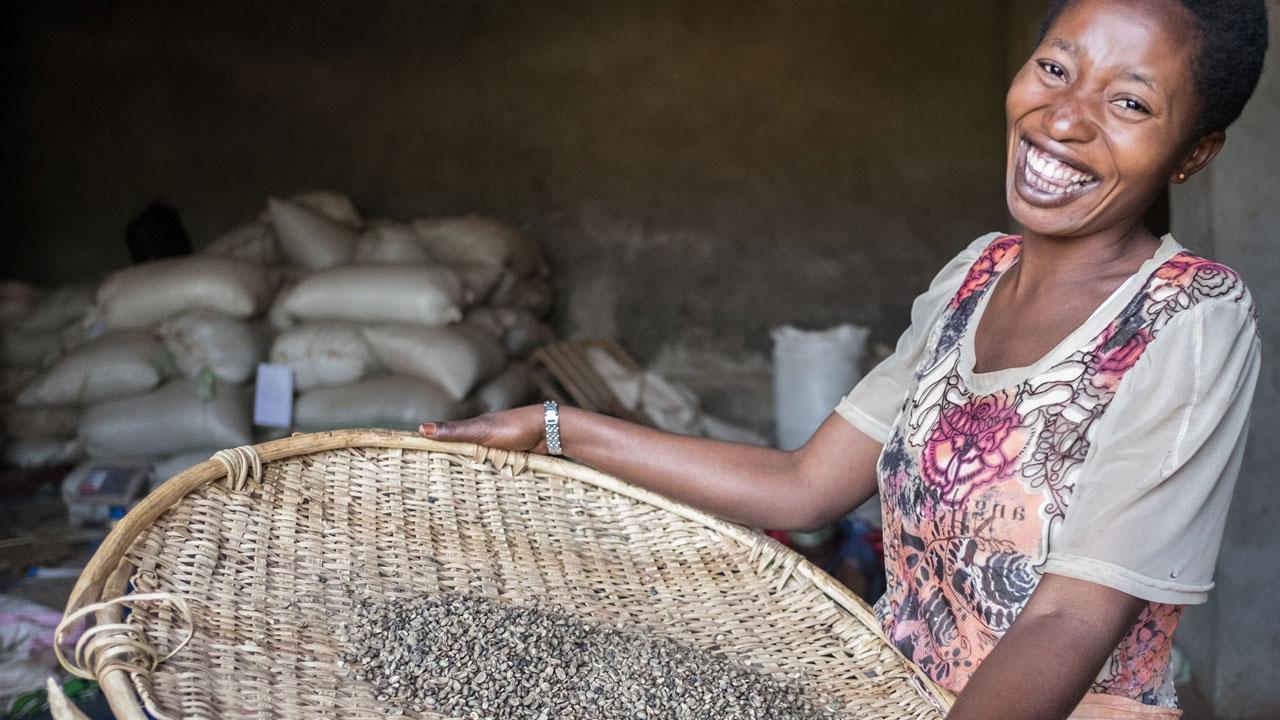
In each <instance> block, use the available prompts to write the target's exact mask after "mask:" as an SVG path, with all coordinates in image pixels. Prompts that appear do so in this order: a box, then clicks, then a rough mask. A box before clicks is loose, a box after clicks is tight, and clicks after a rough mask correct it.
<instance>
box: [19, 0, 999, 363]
mask: <svg viewBox="0 0 1280 720" xmlns="http://www.w3.org/2000/svg"><path fill="white" fill-rule="evenodd" d="M0 12H3V13H4V14H5V15H6V16H7V17H5V18H4V20H5V24H6V25H7V26H8V27H9V29H8V30H7V31H5V32H7V33H9V34H10V38H9V39H10V40H11V42H9V43H8V45H9V52H10V53H11V58H10V60H9V62H7V63H6V65H5V70H3V71H2V72H4V78H5V80H4V83H5V99H4V101H3V102H4V103H5V111H4V117H3V126H0V127H2V129H3V133H2V135H0V137H2V139H0V147H3V154H4V164H5V168H6V172H5V174H4V180H3V183H4V185H3V199H2V200H0V203H2V205H0V207H2V212H3V216H2V220H0V232H3V248H2V249H0V260H2V261H3V262H4V263H5V266H6V269H7V271H8V272H7V274H11V275H19V276H23V277H27V278H30V279H34V280H40V281H48V280H57V279H68V278H76V277H81V276H84V275H86V274H92V273H99V272H102V271H105V270H107V269H109V268H111V267H113V266H116V265H119V264H122V263H123V262H124V261H125V255H124V251H123V241H122V239H121V236H122V232H123V230H122V229H123V227H124V224H125V222H126V221H127V220H128V218H129V217H130V216H131V214H133V213H136V212H137V211H138V210H139V209H141V207H142V206H144V205H145V204H146V203H147V202H149V201H150V200H152V199H154V198H155V197H157V196H161V197H163V198H164V199H166V200H167V201H169V202H170V203H172V204H174V205H176V206H177V207H178V208H179V209H180V211H181V212H182V213H183V216H184V218H185V219H186V222H187V225H188V229H189V230H190V231H191V232H192V235H193V237H194V238H195V240H196V241H197V243H198V244H199V243H202V242H207V241H208V240H209V239H211V238H212V237H213V236H215V235H216V234H217V233H218V232H219V231H222V230H225V229H227V228H228V227H230V226H231V225H233V224H234V223H236V222H239V221H242V220H244V219H246V218H249V217H252V216H253V215H254V213H256V212H257V210H258V209H259V208H260V207H261V206H262V204H263V202H264V199H265V198H266V196H267V195H268V194H271V193H276V194H280V193H289V192H293V191H300V190H305V189H311V188H334V189H338V190H342V191H345V192H348V193H350V194H351V195H352V197H353V198H354V200H355V202H356V204H357V205H358V206H359V207H360V208H361V209H362V210H363V211H364V212H365V213H366V214H367V215H369V216H379V215H391V216H395V217H413V216H417V215H423V214H430V213H456V212H466V211H479V212H485V213H492V214H495V215H498V216H500V217H503V218H507V219H509V220H511V221H513V222H515V223H517V224H519V225H521V226H522V227H524V228H526V229H527V230H529V231H530V232H532V233H533V234H534V235H535V236H536V237H538V239H540V240H541V241H542V242H543V243H544V244H545V246H546V247H547V249H548V251H549V254H550V256H551V257H552V259H553V262H554V263H555V266H556V270H557V275H556V282H557V284H558V285H559V290H560V291H561V292H560V298H561V299H562V300H564V301H565V302H562V305H561V309H560V319H561V320H562V321H563V322H564V323H565V324H567V325H572V326H574V327H575V328H577V329H579V330H583V331H609V330H612V329H615V328H616V329H617V330H619V331H620V332H621V334H622V335H623V338H624V340H625V341H626V344H627V345H629V346H630V347H631V348H632V349H633V350H634V351H636V352H637V353H638V354H639V355H641V356H642V357H644V358H649V357H652V356H653V355H654V354H655V353H656V352H657V350H658V349H659V347H660V346H661V345H662V344H663V343H665V342H669V341H674V342H682V343H685V344H690V345H693V346H696V347H711V348H714V349H718V350H725V351H730V352H739V351H742V352H747V351H760V350H765V349H767V347H768V345H769V341H768V337H767V329H768V328H770V327H771V326H773V325H775V324H778V323H782V322H796V323H803V324H806V325H813V326H822V325H827V324H834V323H837V322H842V321H849V320H852V321H856V322H862V323H867V324H871V325H873V326H874V327H875V329H876V331H877V339H880V340H891V339H892V338H893V337H894V336H895V334H896V333H897V332H898V331H900V330H901V327H902V325H903V324H904V322H905V320H906V317H907V311H908V307H909V303H910V300H911V298H912V296H913V295H914V293H915V292H918V291H919V290H921V289H923V287H924V286H925V285H926V284H927V282H928V279H929V277H930V276H931V274H932V273H933V272H934V271H935V270H936V269H937V268H938V267H940V266H941V264H942V263H943V262H944V261H945V260H946V259H947V258H948V257H949V256H950V255H951V254H952V253H954V252H955V251H956V250H958V249H959V248H960V247H962V246H963V245H964V244H965V243H966V242H968V241H969V240H970V239H972V238H973V237H975V236H976V235H978V234H981V233H982V232H985V231H987V230H990V229H993V228H998V227H999V226H1000V225H1001V224H1002V223H1003V217H1004V215H1003V199H1002V181H1001V173H1002V166H1003V158H1002V142H1001V131H1002V127H1003V106H1002V99H1003V92H1004V87H1003V82H1004V77H1003V76H1004V71H1005V67H1004V50H1003V46H1002V45H1001V43H1000V38H1001V37H1002V34H1003V32H1004V30H1005V24H1004V23H1005V20H1004V14H1003V13H1004V7H1003V2H999V1H995V0H993V1H991V2H983V3H963V4H953V3H942V4H938V3H934V4H929V5H927V6H922V5H919V4H916V3H899V2H889V1H887V0H878V1H876V2H858V3H845V2H835V1H829V2H827V1H817V2H804V3H794V2H782V1H775V2H767V1H760V0H753V1H751V2H742V3H710V2H695V3H687V2H646V3H628V2H616V1H596V2H550V1H549V2H536V3H535V2H487V3H481V2H465V1H459V2H448V3H438V2H437V3H422V2H384V3H378V4H370V3H359V2H339V1H336V0H320V1H319V2H312V3H307V4H305V5H304V4H301V3H292V4H285V3H247V2H234V3H228V2H220V3H192V2H154V1H152V2H130V3H114V4H102V3H89V2H87V1H86V2H72V1H70V0H63V1H62V2H51V3H43V2H42V3H36V2H23V3H8V4H5V6H4V10H2V11H0ZM570 307H572V310H569V309H567V308H570Z"/></svg>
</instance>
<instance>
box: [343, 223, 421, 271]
mask: <svg viewBox="0 0 1280 720" xmlns="http://www.w3.org/2000/svg"><path fill="white" fill-rule="evenodd" d="M352 260H353V261H354V262H356V263H359V264H365V265H429V264H432V260H431V255H430V254H429V253H428V252H427V249H426V248H425V247H423V244H422V241H421V240H419V239H418V235H417V233H415V232H414V231H413V227H412V226H410V225H406V224H404V223H397V222H391V221H378V222H375V223H373V224H372V225H371V226H370V227H369V229H368V230H366V231H365V232H364V234H363V235H361V236H360V239H359V240H357V241H356V247H355V253H354V255H353V257H352Z"/></svg>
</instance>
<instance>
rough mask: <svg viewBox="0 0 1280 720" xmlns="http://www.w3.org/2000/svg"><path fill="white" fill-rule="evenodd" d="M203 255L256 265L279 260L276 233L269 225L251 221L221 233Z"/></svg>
mask: <svg viewBox="0 0 1280 720" xmlns="http://www.w3.org/2000/svg"><path fill="white" fill-rule="evenodd" d="M203 252H204V254H205V255H215V256H217V257H227V258H234V259H236V260H245V261H247V262H251V263H254V264H256V265H275V264H276V263H279V262H280V259H281V255H280V248H279V246H278V244H277V242H276V233H275V231H274V230H272V229H271V226H270V225H267V224H266V223H260V222H251V223H246V224H244V225H241V226H240V227H238V228H235V229H234V230H231V231H230V232H227V233H225V234H223V235H222V236H220V237H218V239H216V240H214V241H213V242H212V243H210V244H209V247H207V248H205V249H204V251H203Z"/></svg>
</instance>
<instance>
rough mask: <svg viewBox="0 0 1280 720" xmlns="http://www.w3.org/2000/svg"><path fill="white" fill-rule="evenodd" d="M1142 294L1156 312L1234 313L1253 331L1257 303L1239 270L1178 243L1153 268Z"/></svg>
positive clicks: (1229, 314)
mask: <svg viewBox="0 0 1280 720" xmlns="http://www.w3.org/2000/svg"><path fill="white" fill-rule="evenodd" d="M1144 295H1145V296H1146V297H1147V302H1148V303H1149V305H1150V306H1151V310H1152V311H1154V312H1156V313H1157V314H1167V315H1170V316H1172V315H1177V314H1181V313H1182V312H1184V311H1187V310H1192V309H1196V310H1197V311H1198V312H1196V313H1194V314H1212V315H1214V316H1216V317H1218V318H1230V317H1234V318H1236V324H1239V325H1247V326H1248V327H1249V328H1253V329H1254V330H1255V331H1256V324H1257V315H1258V310H1257V306H1256V305H1255V304H1254V302H1253V296H1252V295H1251V294H1250V292H1249V286H1248V284H1246V283H1245V280H1244V278H1243V277H1241V275H1240V273H1239V272H1237V271H1236V270H1234V269H1232V268H1231V267H1228V266H1227V265H1225V264H1223V263H1221V262H1218V261H1216V260H1212V259H1209V258H1207V257H1204V256H1202V255H1199V254H1197V253H1194V252H1192V251H1190V250H1187V249H1185V248H1181V246H1179V247H1178V250H1177V251H1176V252H1175V253H1173V255H1171V256H1170V257H1169V258H1168V259H1166V260H1165V261H1164V262H1162V263H1161V264H1160V266H1159V267H1157V268H1156V269H1155V271H1154V272H1152V274H1151V277H1150V279H1149V280H1148V282H1147V286H1146V288H1145V289H1144Z"/></svg>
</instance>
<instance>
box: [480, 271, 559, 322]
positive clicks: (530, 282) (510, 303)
mask: <svg viewBox="0 0 1280 720" xmlns="http://www.w3.org/2000/svg"><path fill="white" fill-rule="evenodd" d="M489 304H490V305H492V306H494V307H509V308H517V309H521V310H528V311H529V312H531V313H533V314H534V315H536V316H538V317H540V318H541V317H546V316H547V313H549V312H550V311H551V286H550V285H548V284H547V282H546V281H545V280H539V279H538V278H518V277H516V276H514V275H506V276H504V277H503V278H502V281H501V282H499V283H498V286H497V287H496V288H494V289H493V292H492V293H490V295H489Z"/></svg>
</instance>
